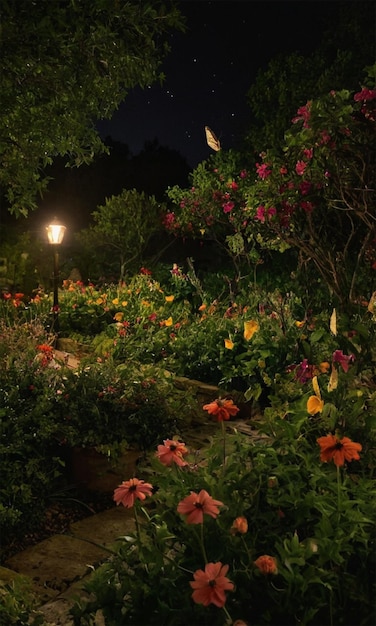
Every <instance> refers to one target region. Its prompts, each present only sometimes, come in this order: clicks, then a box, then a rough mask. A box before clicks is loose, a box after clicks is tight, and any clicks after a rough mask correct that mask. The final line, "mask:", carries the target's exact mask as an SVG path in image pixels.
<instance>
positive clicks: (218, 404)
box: [202, 398, 240, 422]
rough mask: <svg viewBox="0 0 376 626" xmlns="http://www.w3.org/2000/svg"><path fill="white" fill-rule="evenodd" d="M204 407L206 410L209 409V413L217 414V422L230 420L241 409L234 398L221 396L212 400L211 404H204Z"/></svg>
mask: <svg viewBox="0 0 376 626" xmlns="http://www.w3.org/2000/svg"><path fill="white" fill-rule="evenodd" d="M202 408H203V409H204V411H207V412H208V413H209V415H215V416H216V418H217V422H223V421H224V420H229V419H230V417H231V416H233V415H236V414H237V413H238V412H239V410H240V409H239V408H238V407H237V406H236V405H235V404H234V403H233V401H232V400H226V399H224V400H221V398H217V400H214V401H213V402H210V404H204V406H203V407H202Z"/></svg>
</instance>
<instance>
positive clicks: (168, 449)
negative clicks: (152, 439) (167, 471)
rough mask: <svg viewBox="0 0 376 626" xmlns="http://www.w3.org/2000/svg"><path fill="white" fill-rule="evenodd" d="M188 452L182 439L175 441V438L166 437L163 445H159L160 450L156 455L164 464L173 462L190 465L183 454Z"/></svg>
mask: <svg viewBox="0 0 376 626" xmlns="http://www.w3.org/2000/svg"><path fill="white" fill-rule="evenodd" d="M185 454H188V449H187V448H186V447H185V443H183V442H181V441H175V440H174V439H165V440H164V442H163V446H162V445H159V446H158V452H156V456H157V457H158V459H159V460H160V462H161V463H163V465H167V466H170V465H172V464H173V463H176V465H179V466H180V467H183V466H184V465H188V463H187V462H186V461H184V459H183V456H184V455H185Z"/></svg>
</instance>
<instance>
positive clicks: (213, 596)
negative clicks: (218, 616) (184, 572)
mask: <svg viewBox="0 0 376 626" xmlns="http://www.w3.org/2000/svg"><path fill="white" fill-rule="evenodd" d="M227 572H228V565H222V563H221V562H218V563H207V564H206V565H205V570H202V569H198V570H197V571H196V572H195V573H194V574H193V578H194V581H193V582H190V583H189V584H190V585H191V587H192V589H194V592H193V593H192V599H193V601H194V602H196V603H197V604H203V605H204V606H208V605H209V604H215V606H218V607H219V608H221V607H222V606H224V605H225V603H226V594H225V591H232V590H233V589H234V583H232V582H231V580H230V579H229V578H227V577H226V574H227Z"/></svg>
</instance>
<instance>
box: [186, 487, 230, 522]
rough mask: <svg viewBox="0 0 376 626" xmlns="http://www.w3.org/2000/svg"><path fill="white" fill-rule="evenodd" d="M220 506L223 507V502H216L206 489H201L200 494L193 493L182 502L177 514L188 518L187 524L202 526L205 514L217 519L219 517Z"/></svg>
mask: <svg viewBox="0 0 376 626" xmlns="http://www.w3.org/2000/svg"><path fill="white" fill-rule="evenodd" d="M220 506H223V502H220V501H219V500H214V498H212V497H211V496H209V494H208V492H207V491H205V489H201V491H200V493H194V492H193V491H191V495H190V496H187V497H186V498H184V500H181V502H179V504H178V508H177V512H178V513H181V514H182V515H186V516H187V519H186V522H187V524H202V523H203V521H204V514H206V515H210V517H213V518H214V519H215V518H216V517H217V515H219V508H218V507H220Z"/></svg>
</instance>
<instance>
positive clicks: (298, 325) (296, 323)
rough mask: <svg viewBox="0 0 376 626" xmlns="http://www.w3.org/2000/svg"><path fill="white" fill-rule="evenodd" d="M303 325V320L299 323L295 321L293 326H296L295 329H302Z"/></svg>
mask: <svg viewBox="0 0 376 626" xmlns="http://www.w3.org/2000/svg"><path fill="white" fill-rule="evenodd" d="M304 324H305V321H304V320H303V321H302V322H299V320H297V321H296V322H295V326H296V327H297V328H302V326H304Z"/></svg>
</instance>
